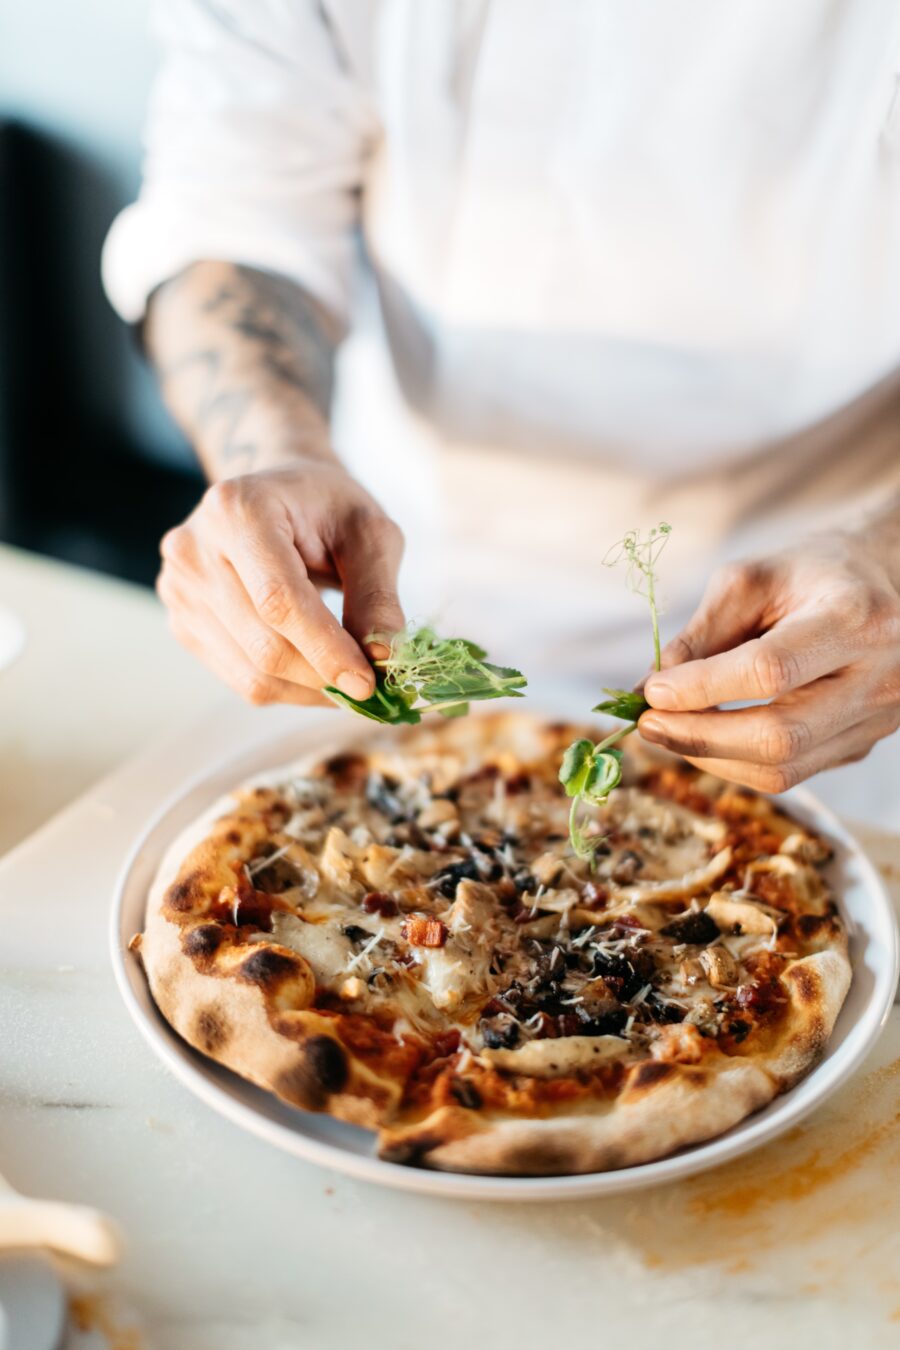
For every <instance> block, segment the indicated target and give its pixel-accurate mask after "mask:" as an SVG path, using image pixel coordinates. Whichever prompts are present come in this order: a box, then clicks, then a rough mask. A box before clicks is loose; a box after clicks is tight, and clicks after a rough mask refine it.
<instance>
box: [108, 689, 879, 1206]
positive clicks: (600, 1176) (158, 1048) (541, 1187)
mask: <svg viewBox="0 0 900 1350" xmlns="http://www.w3.org/2000/svg"><path fill="white" fill-rule="evenodd" d="M535 712H536V713H537V715H539V716H540V715H542V714H543V715H551V716H552V712H550V713H548V711H547V709H535ZM558 715H559V709H558V707H557V716H558ZM325 716H326V718H327V722H328V723H331V724H333V723H332V719H333V717H334V714H331V713H327V714H326V715H325ZM324 725H325V723H324V722H323V719H322V718H317V719H316V724H315V725H314V726H309V727H308V728H306V729H305V734H306V735H307V736H308V737H309V740H310V744H309V749H310V750H314V749H315V748H316V740H317V739H318V734H317V733H318V729H319V728H321V727H323V726H324ZM336 730H337V728H336ZM293 734H294V735H299V728H297V729H296V731H295V732H294V733H293ZM373 735H377V729H375V728H373V729H369V728H358V727H357V726H356V725H355V722H353V721H351V719H350V718H349V715H348V718H347V721H345V722H343V726H342V728H341V729H340V732H339V734H338V736H337V737H332V736H329V737H327V738H325V737H323V738H322V740H323V745H322V748H323V750H324V749H325V746H326V744H327V745H328V746H329V747H330V746H331V745H332V744H335V742H336V741H337V742H349V741H353V740H355V741H357V742H358V741H359V740H360V739H361V737H367V738H368V737H371V736H373ZM285 739H287V738H286V737H285V736H284V734H283V733H282V734H281V735H278V736H273V735H271V734H269V735H267V736H266V737H264V738H261V739H259V740H257V741H253V742H251V743H249V744H247V745H245V746H244V747H243V748H242V749H241V750H240V751H239V752H238V753H236V754H228V755H225V756H223V757H222V758H220V759H217V760H216V761H215V762H213V763H211V764H207V765H206V766H205V767H203V768H201V769H199V770H197V771H195V772H194V773H192V774H189V775H188V776H187V777H186V778H185V779H183V780H182V781H181V782H180V783H179V784H178V785H177V786H176V787H175V788H174V789H173V790H172V792H170V793H169V794H168V795H167V796H166V798H165V800H164V801H163V802H162V803H161V805H159V807H158V808H157V809H156V810H155V811H154V812H153V813H152V814H151V816H150V818H149V820H147V822H146V823H145V824H144V826H143V827H142V828H141V830H140V831H139V833H138V835H137V836H136V838H135V839H134V840H133V842H132V843H131V846H130V847H129V849H128V852H127V854H126V857H125V859H124V861H123V862H122V864H121V866H120V867H119V869H118V872H117V875H116V879H115V883H114V888H113V903H112V906H111V908H110V914H109V924H108V938H109V945H110V956H111V961H112V966H113V974H114V977H115V981H116V986H117V988H118V991H119V994H120V996H121V998H122V1000H123V1002H124V1004H125V1006H126V1008H127V1010H128V1013H129V1015H130V1016H131V1019H132V1021H133V1022H134V1023H135V1025H136V1027H137V1029H138V1031H139V1033H140V1034H141V1036H142V1038H143V1039H144V1041H145V1042H146V1044H147V1045H148V1046H149V1048H150V1049H151V1050H152V1051H153V1052H154V1053H155V1054H156V1056H157V1058H158V1059H160V1060H161V1061H162V1063H163V1064H164V1065H165V1066H166V1068H167V1069H169V1071H170V1072H171V1073H172V1074H173V1076H174V1077H175V1078H176V1079H177V1080H178V1081H179V1082H180V1083H181V1084H182V1085H183V1086H185V1087H186V1088H187V1089H188V1090H189V1091H190V1092H192V1093H193V1095H194V1096H195V1097H197V1098H198V1099H199V1100H200V1101H202V1102H203V1103H204V1104H205V1105H206V1106H208V1107H210V1108H211V1109H212V1110H214V1111H216V1112H217V1113H218V1114H219V1115H221V1116H223V1117H224V1118H225V1119H227V1120H229V1121H230V1122H231V1123H232V1124H234V1125H237V1126H238V1127H240V1128H243V1129H246V1130H247V1131H248V1132H249V1133H251V1134H253V1135H254V1136H255V1137H257V1138H259V1139H263V1140H264V1141H266V1142H267V1143H269V1144H272V1145H274V1146H275V1147H277V1148H279V1149H280V1150H281V1151H282V1152H284V1153H287V1154H289V1155H291V1156H293V1157H299V1158H301V1159H303V1160H304V1161H307V1162H311V1163H315V1164H317V1165H318V1166H323V1167H326V1168H329V1169H331V1170H333V1171H338V1172H341V1173H343V1174H344V1175H347V1176H350V1177H352V1178H354V1179H355V1180H360V1181H366V1182H369V1183H372V1184H376V1185H384V1186H389V1187H392V1188H394V1189H399V1190H403V1191H407V1192H418V1193H420V1194H427V1195H431V1196H439V1197H444V1198H447V1199H460V1200H506V1201H542V1200H544V1201H549V1200H554V1201H558V1200H575V1199H586V1198H590V1197H594V1198H596V1197H600V1196H604V1195H615V1194H622V1193H624V1192H627V1191H633V1190H639V1189H644V1188H646V1187H649V1186H657V1185H663V1184H666V1183H671V1182H674V1181H678V1180H683V1179H685V1178H686V1177H688V1176H692V1175H696V1174H697V1173H698V1172H704V1171H710V1170H713V1169H714V1168H717V1167H719V1166H722V1165H723V1164H725V1163H727V1162H730V1161H733V1160H734V1159H735V1158H737V1157H740V1156H742V1155H744V1154H746V1153H749V1152H751V1151H752V1150H755V1149H757V1148H760V1147H762V1146H763V1145H764V1144H766V1143H769V1142H770V1141H771V1140H772V1139H774V1138H776V1137H777V1136H778V1135H780V1134H782V1133H784V1132H785V1131H786V1130H789V1129H790V1128H791V1127H792V1126H794V1125H796V1124H798V1123H799V1122H800V1121H801V1120H803V1119H805V1118H806V1117H807V1116H809V1115H810V1114H811V1113H812V1112H813V1111H815V1110H817V1109H818V1108H819V1107H820V1106H821V1105H822V1103H823V1102H824V1101H826V1100H827V1098H828V1097H830V1096H831V1095H832V1094H833V1093H834V1092H836V1091H837V1090H838V1089H839V1088H840V1087H842V1086H843V1085H844V1084H845V1083H846V1082H847V1080H848V1079H849V1078H850V1077H851V1076H852V1075H853V1074H854V1073H855V1072H856V1071H857V1069H858V1068H859V1066H860V1064H861V1063H862V1061H863V1060H864V1059H865V1058H866V1056H867V1055H868V1053H869V1051H870V1050H871V1049H872V1047H873V1046H874V1044H875V1042H876V1041H877V1040H878V1038H879V1036H880V1035H881V1032H882V1030H883V1028H884V1026H885V1023H886V1022H887V1019H888V1017H889V1016H890V1012H891V1008H892V1006H893V1003H894V997H895V993H896V989H897V983H898V978H900V937H898V922H897V916H896V914H895V911H894V907H893V904H892V902H891V899H890V896H889V895H888V892H887V888H886V887H885V885H884V882H883V880H882V878H881V876H880V875H879V873H878V870H877V868H876V867H875V864H874V863H873V862H872V860H871V859H870V858H869V857H868V855H867V854H866V852H865V850H864V849H863V848H862V846H861V845H860V844H859V843H858V842H857V840H856V839H854V837H853V835H852V834H851V833H850V831H849V830H848V829H847V827H846V826H845V825H844V823H843V822H842V821H841V820H840V818H839V817H838V816H837V815H836V813H835V812H833V811H832V810H831V808H830V807H827V806H825V804H824V803H823V802H821V801H819V799H818V798H817V797H816V795H815V794H814V793H813V792H812V791H810V789H809V788H807V787H806V786H805V785H803V786H799V787H795V788H792V789H791V790H790V792H788V793H785V794H783V796H782V798H781V800H783V801H787V802H788V804H796V805H797V806H798V807H799V808H800V810H801V812H802V813H803V814H805V815H809V816H812V817H813V818H814V819H815V820H816V821H817V823H819V824H821V826H822V827H823V829H824V830H825V831H827V832H828V833H830V834H831V835H832V836H833V837H834V838H835V839H837V840H838V841H839V842H840V843H841V845H842V847H843V848H844V849H845V850H846V851H847V852H848V853H849V854H850V855H851V856H852V858H853V860H854V862H855V864H856V866H857V868H859V870H860V874H861V881H862V883H863V885H864V887H865V891H866V894H867V897H868V898H869V899H870V901H871V902H872V903H873V904H874V905H875V907H876V909H880V910H881V911H882V913H881V919H882V925H881V926H883V927H884V928H885V930H886V932H887V933H888V934H889V940H890V951H889V952H887V953H885V956H886V958H887V961H886V964H885V966H884V970H883V972H882V973H881V974H879V975H877V976H876V980H875V984H874V987H873V990H872V994H871V997H870V1000H869V1002H868V1003H867V1004H866V1005H865V1007H864V1008H863V1010H862V1012H861V1014H860V1016H859V1017H858V1018H857V1019H856V1021H855V1022H854V1023H853V1030H854V1031H855V1032H857V1033H858V1034H857V1043H856V1045H855V1046H854V1047H853V1049H852V1050H850V1051H848V1052H847V1058H848V1062H847V1063H846V1064H843V1065H841V1066H840V1068H839V1070H837V1071H832V1073H831V1074H829V1073H828V1072H827V1068H828V1064H829V1062H830V1061H828V1060H826V1061H825V1062H824V1063H823V1064H819V1065H817V1066H816V1067H815V1068H814V1069H813V1070H812V1071H811V1072H810V1074H808V1075H807V1076H806V1077H805V1078H804V1079H803V1080H802V1081H801V1084H798V1085H797V1087H800V1086H801V1085H802V1086H804V1087H805V1089H806V1090H805V1092H804V1093H801V1094H799V1095H797V1096H795V1095H794V1094H795V1092H796V1088H795V1089H791V1090H789V1091H788V1092H787V1093H785V1094H783V1095H782V1096H781V1097H780V1098H776V1099H774V1100H777V1101H779V1103H780V1107H779V1109H776V1110H775V1111H772V1112H771V1113H770V1114H767V1115H761V1116H759V1117H754V1116H753V1115H751V1116H747V1117H745V1118H744V1120H742V1121H739V1122H738V1124H737V1125H735V1126H734V1127H732V1129H731V1130H730V1131H728V1132H727V1133H726V1134H724V1135H719V1136H714V1137H713V1138H711V1139H707V1140H703V1141H701V1142H700V1143H698V1144H694V1145H691V1146H689V1147H688V1148H685V1149H682V1150H679V1151H678V1152H676V1153H674V1154H671V1155H669V1156H668V1157H665V1158H659V1159H656V1160H654V1161H652V1162H648V1163H641V1164H638V1165H636V1166H633V1167H625V1168H619V1169H616V1170H614V1171H606V1172H586V1173H575V1174H568V1175H565V1176H549V1177H504V1176H496V1175H492V1174H480V1173H464V1172H439V1171H436V1170H432V1169H428V1168H415V1167H405V1166H403V1165H401V1164H399V1163H392V1162H387V1161H385V1160H383V1159H381V1158H378V1157H376V1156H375V1155H374V1154H373V1155H364V1154H358V1153H355V1152H352V1151H350V1150H348V1149H345V1148H342V1147H341V1146H340V1145H339V1144H337V1143H329V1142H326V1141H324V1140H320V1139H316V1138H314V1137H313V1136H311V1135H309V1134H307V1133H305V1132H304V1130H303V1128H302V1125H301V1123H300V1122H302V1118H303V1117H302V1113H298V1125H297V1127H290V1126H288V1125H285V1124H282V1123H280V1122H278V1121H273V1120H270V1119H268V1118H266V1117H265V1116H264V1115H262V1114H260V1113H259V1112H257V1111H256V1110H255V1108H254V1107H253V1106H252V1105H251V1104H250V1103H247V1102H243V1101H241V1100H239V1099H238V1098H237V1097H236V1096H234V1095H233V1094H232V1093H231V1092H230V1091H228V1090H227V1088H225V1087H223V1086H221V1085H220V1084H218V1083H216V1082H215V1081H214V1080H212V1079H211V1078H210V1077H209V1076H208V1074H207V1073H205V1072H204V1071H203V1069H202V1067H200V1066H199V1065H198V1064H196V1063H195V1062H194V1061H195V1057H196V1056H197V1055H198V1053H199V1052H197V1051H195V1050H193V1049H192V1048H191V1047H190V1046H189V1045H188V1044H187V1042H185V1041H183V1040H182V1039H181V1037H179V1036H178V1033H177V1032H176V1031H175V1030H174V1028H172V1027H171V1026H169V1025H168V1023H166V1022H165V1020H164V1019H163V1018H162V1015H161V1014H160V1013H159V1012H158V1010H157V1012H156V1015H155V1017H151V1016H148V1014H147V1013H146V1012H145V1009H144V1007H143V1006H142V1004H141V1002H140V1000H139V998H138V996H137V993H136V990H135V987H134V984H133V982H132V981H133V975H132V972H135V973H136V979H135V983H136V982H137V981H141V980H144V979H145V977H144V975H143V972H142V971H141V970H140V967H139V965H138V963H137V962H136V961H134V960H133V958H132V957H131V956H130V953H129V952H128V948H127V938H126V936H125V933H124V920H125V913H124V908H125V900H126V897H127V895H128V886H129V881H130V879H131V876H132V873H133V872H134V871H135V870H136V868H137V866H138V865H139V863H140V861H141V858H142V854H143V853H144V850H145V849H146V848H147V845H148V843H149V842H150V841H151V840H152V837H153V836H154V834H156V833H157V832H158V831H159V829H160V828H161V827H162V826H163V824H164V823H165V821H166V820H167V819H168V817H170V816H171V815H173V814H175V812H176V811H177V810H178V809H179V807H181V806H182V805H183V804H184V803H185V801H186V799H187V798H189V797H191V796H192V795H193V794H195V793H196V792H198V791H200V790H203V789H205V788H206V787H207V786H209V795H208V800H207V803H206V805H207V806H211V805H212V804H213V803H214V802H215V800H216V798H217V796H218V795H221V794H220V793H216V794H215V795H214V789H213V788H212V786H211V785H212V784H213V783H215V782H217V780H218V779H219V778H220V777H221V776H222V775H224V774H225V773H226V772H229V771H230V769H231V766H234V768H235V773H236V774H237V773H238V772H239V766H240V765H241V764H242V763H243V762H245V761H247V760H249V759H251V758H252V759H254V760H258V759H261V757H262V756H263V755H265V756H266V763H267V764H268V765H269V767H271V768H275V767H277V766H278V764H279V763H285V762H287V761H286V760H285V759H284V758H283V757H282V758H281V759H280V760H279V758H278V752H277V747H278V746H279V745H280V744H282V743H283V741H284V740H285ZM270 753H271V756H272V757H271V759H270V758H269V755H270ZM254 772H258V773H263V772H265V767H260V768H258V769H257V770H255V771H254ZM234 781H235V784H236V785H237V784H238V783H239V782H240V781H241V780H240V779H239V778H238V777H236V778H235V780H234ZM226 790H227V789H226ZM763 795H766V794H763ZM201 809H202V808H201ZM182 828H183V826H182ZM174 837H175V831H174V829H173V832H172V833H171V834H170V835H169V842H171V839H172V838H174ZM163 851H164V847H163ZM161 857H162V851H160V852H158V853H157V855H156V857H155V861H156V862H157V863H158V862H159V861H160V860H161ZM838 903H839V904H840V900H839V901H838ZM844 917H845V922H847V923H848V927H851V926H852V925H851V923H850V921H849V916H846V915H845V916H844ZM875 917H876V916H875V915H874V914H873V919H874V918H875ZM873 926H874V924H873ZM857 927H858V926H857ZM857 935H858V934H857ZM852 936H853V933H852V932H851V937H852ZM868 941H869V942H871V941H872V938H871V937H869V938H868ZM860 1028H863V1030H862V1032H861V1033H860ZM838 1053H840V1050H839V1051H838ZM216 1067H217V1068H219V1069H221V1070H223V1071H224V1072H226V1073H229V1075H230V1076H233V1077H234V1078H235V1080H236V1082H237V1084H239V1085H240V1084H241V1083H245V1082H246V1080H243V1079H241V1077H240V1075H237V1074H233V1075H231V1071H229V1070H227V1068H225V1066H222V1065H217V1066H216ZM817 1075H821V1078H820V1081H819V1082H818V1083H816V1081H815V1080H816V1076H817ZM250 1086H252V1085H250Z"/></svg>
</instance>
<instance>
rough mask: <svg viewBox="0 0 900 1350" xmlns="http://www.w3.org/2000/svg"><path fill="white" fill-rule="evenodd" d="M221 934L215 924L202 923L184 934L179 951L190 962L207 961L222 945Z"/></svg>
mask: <svg viewBox="0 0 900 1350" xmlns="http://www.w3.org/2000/svg"><path fill="white" fill-rule="evenodd" d="M222 937H223V933H222V930H221V928H220V927H219V925H218V924H216V923H203V924H200V925H199V926H198V927H197V928H192V929H191V930H190V931H189V932H188V933H185V935H184V938H183V939H182V943H181V950H182V951H183V952H184V954H185V956H190V957H191V959H192V960H194V961H198V962H202V961H209V960H210V959H211V958H212V957H213V956H215V954H216V952H217V951H218V950H219V947H220V946H221V944H222Z"/></svg>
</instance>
